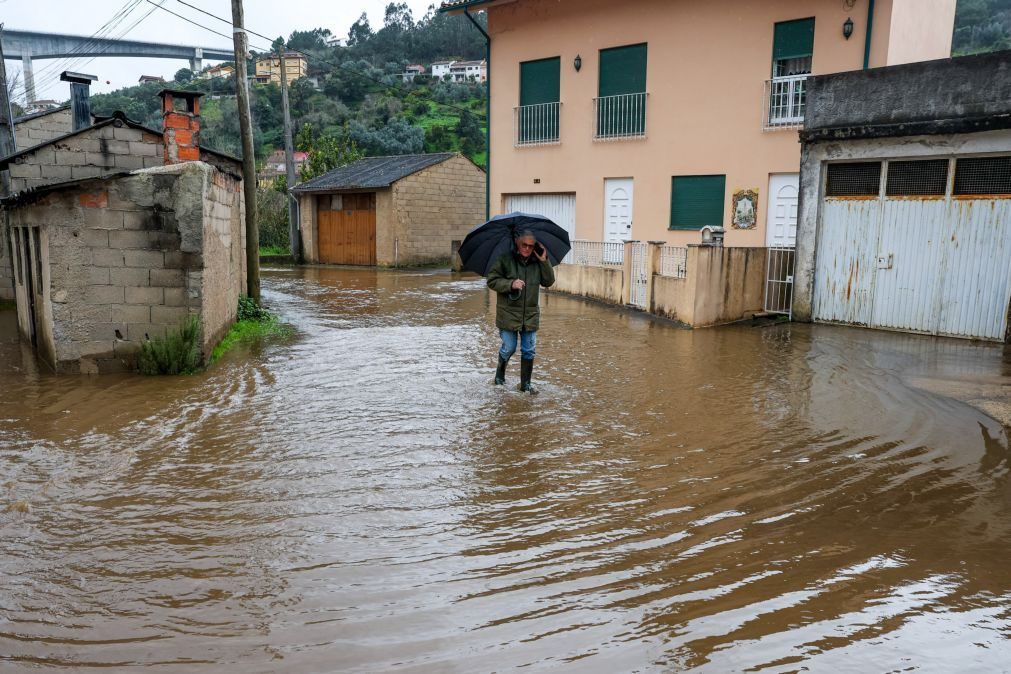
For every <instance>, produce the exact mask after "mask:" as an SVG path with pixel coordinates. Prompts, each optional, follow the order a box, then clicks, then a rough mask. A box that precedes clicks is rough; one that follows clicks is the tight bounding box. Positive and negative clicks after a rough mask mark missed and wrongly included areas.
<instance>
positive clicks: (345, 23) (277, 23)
mask: <svg viewBox="0 0 1011 674" xmlns="http://www.w3.org/2000/svg"><path fill="white" fill-rule="evenodd" d="M154 1H156V2H158V3H160V4H164V7H165V8H166V9H170V10H172V11H173V12H176V13H177V14H182V15H184V16H186V17H189V18H191V19H193V20H194V21H196V22H197V23H200V24H203V25H205V26H207V27H208V28H211V29H213V30H215V31H218V32H220V33H224V34H225V35H228V36H230V35H231V28H229V26H228V25H227V24H225V23H222V22H220V21H217V20H215V19H213V18H211V17H209V16H207V15H205V14H201V13H200V12H198V11H197V10H195V9H191V8H190V7H187V6H186V5H183V4H182V3H181V2H179V0H154ZM186 1H187V2H188V3H189V4H191V5H197V6H199V7H201V8H202V9H205V10H206V11H208V12H210V13H212V14H216V15H218V16H220V17H223V18H225V19H231V15H232V10H231V1H230V0H186ZM388 1H389V0H245V2H244V6H245V11H246V26H247V27H248V28H249V29H250V30H254V31H256V32H258V33H262V34H263V35H269V36H277V35H284V36H286V37H287V36H288V35H290V34H291V31H293V30H308V29H310V28H316V27H320V28H329V29H330V30H331V31H333V33H334V34H335V35H338V36H340V37H344V38H346V37H347V33H348V29H349V28H350V27H351V24H352V23H354V22H355V21H356V20H357V19H358V17H359V16H360V15H361V13H362V12H367V13H368V15H369V22H370V23H371V25H372V28H373V30H376V29H378V28H380V27H381V26H382V23H383V13H384V9H385V7H386V5H387V4H388ZM406 2H407V4H408V6H409V7H410V8H411V11H412V12H413V13H414V18H415V19H418V18H420V17H421V16H423V15H424V13H425V11H426V10H427V9H428V6H429V5H431V4H433V3H434V4H438V1H437V0H406ZM133 5H136V6H135V7H133V9H132V11H131V12H130V13H129V15H128V16H127V17H126V19H125V20H124V21H122V22H121V23H120V24H119V25H118V27H117V28H116V29H115V30H114V31H112V32H111V33H110V35H111V36H112V37H120V34H121V33H122V32H123V31H124V30H126V29H127V28H129V27H130V26H131V25H133V24H134V23H135V22H136V21H138V20H141V19H142V20H141V21H140V23H138V24H137V25H136V26H135V27H134V28H132V29H130V30H129V32H128V33H127V34H125V35H123V36H122V37H123V38H124V39H126V38H133V39H136V40H145V41H151V42H166V43H171V44H185V45H194V46H200V47H217V48H221V47H225V48H229V49H230V48H231V40H230V37H229V38H226V37H221V36H219V35H215V34H214V33H210V32H208V31H206V30H204V29H202V28H199V27H197V26H194V25H192V24H190V23H187V22H186V21H184V20H182V19H180V18H177V17H175V16H172V15H171V14H169V13H168V12H165V11H163V10H160V9H156V8H155V7H154V6H152V5H151V4H150V3H149V0H0V21H2V22H3V23H4V25H5V27H6V28H9V29H20V30H38V31H45V32H49V33H67V34H71V35H86V36H87V35H92V34H94V33H95V32H96V31H98V30H99V29H100V28H101V27H102V26H103V25H104V24H105V23H106V22H107V21H109V20H110V19H111V18H112V17H113V16H115V15H116V14H117V12H119V11H120V10H121V9H123V8H130V7H131V6H133ZM145 15H147V16H146V18H145ZM251 40H252V44H253V46H254V47H256V46H258V43H263V42H264V40H261V39H259V38H256V37H254V36H251ZM259 46H264V45H259ZM33 63H34V67H35V81H36V98H39V99H45V98H52V99H56V100H64V99H66V98H69V96H70V93H69V89H68V86H69V85H67V84H66V83H65V82H60V81H59V74H60V72H62V71H63V70H68V69H69V70H75V71H77V72H84V73H88V74H91V75H97V76H98V82H97V83H96V84H95V85H94V86H93V87H92V92H94V93H103V92H107V91H112V90H114V89H119V88H121V87H125V86H132V85H134V84H136V83H137V79H138V78H139V77H140V76H141V75H161V76H162V77H165V78H166V79H171V78H172V76H173V75H174V74H175V72H176V71H177V70H179V69H180V68H186V67H189V63H188V62H187V61H179V60H172V59H130V58H96V59H94V60H92V61H90V62H86V60H85V59H80V60H78V61H75V62H73V63H67V62H66V61H65V60H63V59H45V60H39V59H38V58H36V59H35V60H34V61H33ZM207 64H208V62H205V63H204V65H207ZM6 65H7V76H8V77H14V76H18V75H20V73H21V61H20V60H17V61H14V60H8V61H7V62H6Z"/></svg>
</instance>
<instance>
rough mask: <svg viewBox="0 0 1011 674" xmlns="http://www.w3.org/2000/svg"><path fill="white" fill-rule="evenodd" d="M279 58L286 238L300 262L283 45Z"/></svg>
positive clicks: (293, 155) (299, 241)
mask: <svg viewBox="0 0 1011 674" xmlns="http://www.w3.org/2000/svg"><path fill="white" fill-rule="evenodd" d="M278 52H279V53H280V58H281V112H282V113H283V114H284V169H285V173H287V176H288V189H287V190H285V196H287V197H288V238H289V241H290V242H291V260H292V262H294V263H295V264H299V263H300V262H302V240H301V236H300V234H301V232H300V231H299V228H298V203H297V202H296V201H295V197H294V196H292V194H291V188H292V187H294V186H295V149H294V147H293V143H292V142H291V108H289V107H288V68H287V66H285V64H284V52H285V46H284V45H283V44H282V45H280V46H279V47H278Z"/></svg>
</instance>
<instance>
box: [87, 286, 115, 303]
mask: <svg viewBox="0 0 1011 674" xmlns="http://www.w3.org/2000/svg"><path fill="white" fill-rule="evenodd" d="M124 299H125V297H124V293H123V287H122V286H113V285H108V286H89V287H88V288H87V289H86V290H85V292H84V301H85V302H90V303H92V304H123V302H124Z"/></svg>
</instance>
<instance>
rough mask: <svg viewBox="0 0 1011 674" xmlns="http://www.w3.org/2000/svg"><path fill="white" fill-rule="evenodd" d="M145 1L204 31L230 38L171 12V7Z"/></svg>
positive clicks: (149, 0)
mask: <svg viewBox="0 0 1011 674" xmlns="http://www.w3.org/2000/svg"><path fill="white" fill-rule="evenodd" d="M147 2H149V3H151V4H152V5H154V6H155V7H157V8H158V9H163V10H165V11H166V12H168V13H169V14H171V15H172V16H177V17H179V18H180V19H182V20H183V21H185V22H187V23H192V24H193V25H194V26H197V27H198V28H203V29H204V30H206V31H209V32H211V33H214V34H215V35H220V36H221V37H223V38H225V39H228V40H231V39H232V36H231V35H225V34H224V33H219V32H218V31H216V30H214V29H213V28H208V27H207V26H205V25H203V24H199V23H197V22H196V21H193V20H192V19H188V18H186V17H185V16H183V15H182V14H177V13H176V12H173V11H172V10H171V9H169V8H167V7H162V6H161V5H158V4H155V2H154V1H153V0H147ZM151 11H154V10H151Z"/></svg>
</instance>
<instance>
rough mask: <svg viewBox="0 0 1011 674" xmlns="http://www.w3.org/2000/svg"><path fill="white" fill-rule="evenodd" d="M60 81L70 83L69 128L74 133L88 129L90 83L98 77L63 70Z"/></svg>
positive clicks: (89, 122) (89, 118)
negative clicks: (70, 121) (70, 117)
mask: <svg viewBox="0 0 1011 674" xmlns="http://www.w3.org/2000/svg"><path fill="white" fill-rule="evenodd" d="M60 79H61V80H63V81H64V82H70V113H71V116H72V117H73V120H74V121H73V126H72V127H71V128H72V129H73V130H74V131H80V130H81V129H86V128H88V127H89V126H91V97H90V91H91V83H92V82H94V81H96V80H98V77H96V76H95V75H85V74H83V73H72V72H70V71H69V70H64V71H63V72H62V73H60Z"/></svg>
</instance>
